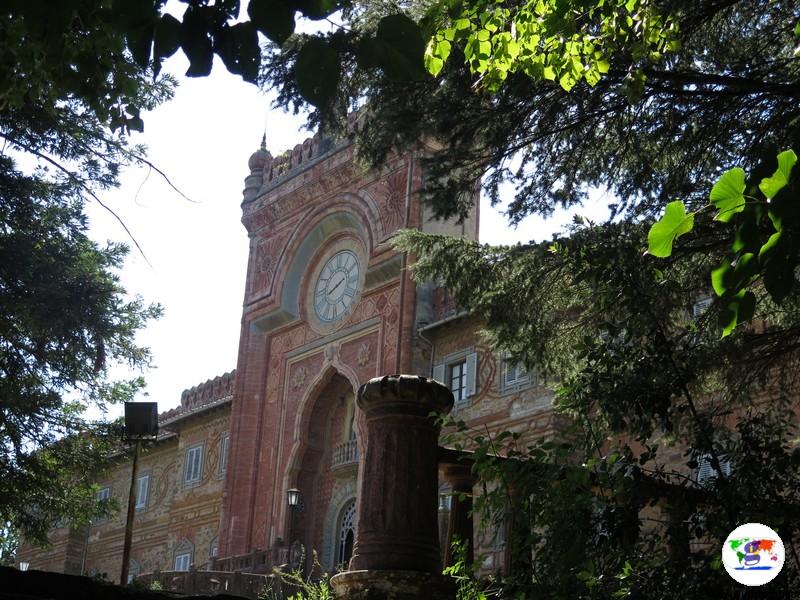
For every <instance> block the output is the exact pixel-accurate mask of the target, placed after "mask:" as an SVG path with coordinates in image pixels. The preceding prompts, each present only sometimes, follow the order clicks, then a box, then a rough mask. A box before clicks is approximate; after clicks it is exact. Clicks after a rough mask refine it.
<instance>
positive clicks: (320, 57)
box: [294, 38, 340, 106]
mask: <svg viewBox="0 0 800 600" xmlns="http://www.w3.org/2000/svg"><path fill="white" fill-rule="evenodd" d="M339 68H340V66H339V53H338V52H337V51H336V50H335V49H334V48H333V47H331V45H330V44H329V43H328V42H326V41H325V40H323V39H321V38H311V39H310V40H308V41H307V42H306V43H305V44H303V47H302V48H300V52H298V54H297V61H296V62H295V66H294V78H295V81H297V88H298V89H299V90H300V93H301V94H302V95H303V98H305V99H306V100H308V101H309V102H310V103H311V104H313V105H314V106H322V105H323V104H325V103H326V102H328V101H329V100H330V99H331V98H332V97H333V95H334V94H335V93H336V86H337V85H338V84H339Z"/></svg>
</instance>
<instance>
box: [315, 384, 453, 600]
mask: <svg viewBox="0 0 800 600" xmlns="http://www.w3.org/2000/svg"><path fill="white" fill-rule="evenodd" d="M357 402H358V406H359V407H360V408H361V410H362V411H364V419H365V425H366V433H367V435H366V438H367V439H366V444H365V453H364V462H363V468H362V469H361V471H360V473H359V479H358V503H359V504H358V527H357V529H356V540H355V545H354V547H353V558H352V559H351V560H350V571H347V572H345V573H340V574H339V575H336V576H335V577H334V578H332V579H331V583H332V584H333V587H334V590H335V591H336V593H337V595H338V596H340V597H346V598H362V597H363V598H367V597H369V598H370V599H372V598H398V599H399V598H414V597H427V598H435V597H437V596H438V597H442V594H441V593H439V592H437V591H436V589H439V588H441V589H444V588H445V587H446V580H445V578H443V577H442V576H441V570H442V565H441V558H440V553H439V533H438V526H437V520H438V517H437V515H438V494H439V485H438V442H439V427H438V426H437V425H436V424H435V422H434V420H433V418H431V417H430V416H429V415H430V413H431V412H448V411H449V410H450V409H451V408H452V407H453V395H452V393H451V392H450V390H449V389H447V388H446V387H445V386H443V385H442V384H440V383H437V382H435V381H433V380H431V379H426V378H425V377H417V376H411V375H391V376H386V377H379V378H375V379H372V380H371V381H369V382H368V383H366V384H364V385H362V386H361V388H360V389H359V390H358V397H357ZM434 588H436V589H434ZM420 594H421V595H420Z"/></svg>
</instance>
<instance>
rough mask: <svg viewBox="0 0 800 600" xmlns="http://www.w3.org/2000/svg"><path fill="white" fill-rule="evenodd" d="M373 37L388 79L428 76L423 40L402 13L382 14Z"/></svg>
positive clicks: (415, 25)
mask: <svg viewBox="0 0 800 600" xmlns="http://www.w3.org/2000/svg"><path fill="white" fill-rule="evenodd" d="M375 40H376V42H377V43H378V47H379V57H378V58H379V62H380V66H381V68H382V69H383V71H384V72H385V73H386V75H388V76H389V77H390V78H391V79H395V80H398V81H418V80H420V79H424V78H425V77H427V75H428V73H427V71H426V69H425V46H426V45H425V40H423V39H422V32H421V31H420V28H419V26H418V25H417V24H416V23H414V21H412V20H411V19H410V18H409V17H407V16H406V15H403V14H396V15H389V16H387V17H383V18H382V19H381V20H380V22H379V23H378V31H377V33H376V34H375Z"/></svg>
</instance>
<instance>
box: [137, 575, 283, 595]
mask: <svg viewBox="0 0 800 600" xmlns="http://www.w3.org/2000/svg"><path fill="white" fill-rule="evenodd" d="M136 585H137V586H141V587H144V588H146V589H161V590H163V591H165V592H177V593H179V594H186V595H189V594H228V595H232V596H242V597H244V598H258V596H259V594H262V593H263V592H264V591H265V590H268V589H270V590H273V593H274V595H275V597H276V598H282V597H283V596H282V594H281V582H280V578H278V577H277V576H276V575H262V574H257V573H239V572H229V571H196V570H194V569H192V570H189V571H154V572H153V573H143V574H142V575H138V576H137V577H136Z"/></svg>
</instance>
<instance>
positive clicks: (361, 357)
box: [356, 342, 371, 367]
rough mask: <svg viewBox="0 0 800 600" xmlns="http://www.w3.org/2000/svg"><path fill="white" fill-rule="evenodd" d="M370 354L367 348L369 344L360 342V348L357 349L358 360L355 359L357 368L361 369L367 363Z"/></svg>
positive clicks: (369, 349)
mask: <svg viewBox="0 0 800 600" xmlns="http://www.w3.org/2000/svg"><path fill="white" fill-rule="evenodd" d="M370 352H371V348H370V346H369V342H362V343H361V346H359V348H358V358H357V359H356V362H358V366H359V367H363V366H364V365H366V364H367V363H368V362H369V359H370Z"/></svg>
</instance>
